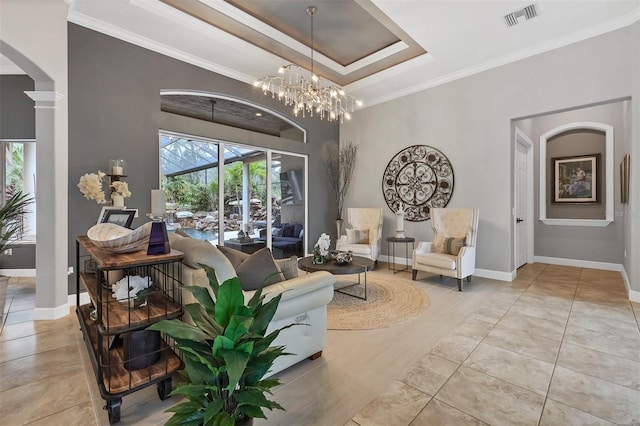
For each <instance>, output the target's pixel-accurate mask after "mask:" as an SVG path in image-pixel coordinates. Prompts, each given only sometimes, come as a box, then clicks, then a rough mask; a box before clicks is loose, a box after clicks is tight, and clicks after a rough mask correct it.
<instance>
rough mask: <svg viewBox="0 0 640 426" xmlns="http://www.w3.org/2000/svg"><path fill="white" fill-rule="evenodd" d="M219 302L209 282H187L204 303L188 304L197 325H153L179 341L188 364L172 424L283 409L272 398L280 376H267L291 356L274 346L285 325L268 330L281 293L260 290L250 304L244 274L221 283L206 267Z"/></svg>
mask: <svg viewBox="0 0 640 426" xmlns="http://www.w3.org/2000/svg"><path fill="white" fill-rule="evenodd" d="M203 268H204V269H205V270H206V271H207V276H208V277H209V285H210V287H211V290H212V291H213V294H214V295H215V301H214V300H213V298H212V297H211V295H210V294H209V290H208V289H207V288H204V287H198V286H193V287H184V289H185V290H188V291H190V292H191V293H192V294H193V296H194V297H195V298H196V300H198V302H199V303H191V304H187V305H185V311H186V312H187V313H188V314H189V316H190V317H191V319H192V322H193V324H190V323H187V322H184V321H182V320H179V319H173V320H163V321H160V322H158V323H155V324H153V325H152V326H150V327H149V328H148V330H156V331H161V332H163V333H165V334H166V335H168V336H169V337H171V338H172V339H173V340H175V342H176V347H177V348H178V349H179V350H180V351H181V352H182V355H183V360H184V364H185V368H184V370H183V371H182V372H181V374H182V376H183V378H184V379H185V381H184V383H181V384H179V385H178V386H177V387H176V389H175V390H174V391H173V392H172V393H171V395H182V396H184V397H185V398H186V401H184V402H181V403H179V404H177V405H175V406H173V407H171V408H169V409H168V410H167V412H173V413H174V414H173V416H172V417H171V419H170V420H169V421H168V422H167V425H187V424H188V425H220V426H227V425H228V426H233V425H238V424H252V422H253V419H254V418H258V417H259V418H266V416H265V414H264V411H263V409H264V408H267V409H269V410H273V409H279V410H283V409H284V408H282V407H281V406H280V405H279V404H278V403H277V402H275V401H271V400H269V399H267V396H266V394H271V391H270V389H271V388H273V387H274V386H277V385H279V384H280V381H279V380H278V379H264V376H265V374H266V373H267V372H268V371H269V369H270V368H271V366H272V365H273V362H274V361H275V359H276V358H278V357H279V356H282V355H286V354H285V352H284V347H283V346H271V343H272V342H273V341H274V339H275V338H276V337H278V334H279V333H280V331H282V330H283V329H284V328H288V327H284V328H281V329H278V330H275V331H273V332H271V333H269V334H268V335H267V334H266V332H267V327H268V325H269V323H270V322H271V319H272V318H273V316H274V314H275V312H276V309H277V308H278V303H279V302H280V295H278V296H276V297H274V298H273V299H271V300H269V301H268V302H266V303H265V302H264V297H263V296H262V294H261V291H260V290H257V291H256V293H255V295H254V296H253V297H252V298H251V300H250V301H249V302H248V303H247V304H246V305H245V303H244V295H243V293H242V287H241V286H240V282H239V281H238V278H235V277H234V278H231V279H229V280H227V281H225V282H223V283H222V284H220V285H219V284H218V282H217V280H216V276H215V274H214V271H213V269H212V268H210V267H207V266H204V265H203Z"/></svg>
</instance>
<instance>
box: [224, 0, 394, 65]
mask: <svg viewBox="0 0 640 426" xmlns="http://www.w3.org/2000/svg"><path fill="white" fill-rule="evenodd" d="M226 2H227V3H230V4H232V5H233V6H235V7H237V8H239V9H241V10H243V11H244V12H246V13H248V14H250V15H251V16H253V17H254V18H256V19H259V20H261V21H263V22H264V23H266V24H268V25H269V26H271V27H273V28H275V29H277V30H278V31H280V32H282V33H284V34H286V35H288V36H289V37H291V38H293V39H295V40H297V41H299V42H300V43H303V44H309V41H310V38H311V16H310V15H309V13H308V12H307V7H308V5H307V2H300V1H297V2H292V1H291V0H269V1H255V0H226ZM309 5H314V6H315V7H316V8H317V11H316V13H315V14H314V16H313V21H314V22H313V27H314V28H313V36H314V43H313V46H314V50H315V51H317V52H320V53H322V54H323V55H325V56H327V57H329V58H331V59H333V60H334V61H335V62H337V63H339V64H340V65H342V66H347V65H349V64H352V63H353V62H356V61H357V60H359V59H362V58H365V57H367V56H369V55H372V54H374V53H376V52H378V51H380V50H382V49H384V48H385V47H388V46H391V45H392V44H394V43H397V42H399V41H400V38H398V36H396V35H395V34H393V33H392V32H391V31H389V30H388V29H387V28H386V27H385V26H384V25H382V24H381V23H380V22H378V21H377V20H376V19H375V18H374V17H373V16H371V15H370V14H369V13H368V12H366V11H365V10H364V9H362V8H361V7H360V6H359V5H358V4H357V3H355V2H351V1H335V0H331V1H326V0H313V1H312V2H311V3H309Z"/></svg>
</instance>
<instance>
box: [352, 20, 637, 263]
mask: <svg viewBox="0 0 640 426" xmlns="http://www.w3.org/2000/svg"><path fill="white" fill-rule="evenodd" d="M636 34H637V33H636ZM633 36H634V35H633V33H632V30H631V29H630V28H624V29H621V30H617V31H614V32H611V33H607V34H604V35H601V36H598V37H594V38H591V39H588V40H585V41H582V42H579V43H575V44H572V45H569V46H565V47H561V48H558V49H555V50H553V51H550V52H546V53H543V54H539V55H536V56H533V57H531V58H527V59H524V60H521V61H518V62H515V63H511V64H508V65H504V66H501V67H498V68H494V69H491V70H488V71H485V72H482V73H479V74H475V75H472V76H470V77H467V78H463V79H460V80H456V81H453V82H450V83H447V84H444V85H440V86H437V87H433V88H431V89H427V90H424V91H422V92H419V93H415V94H412V95H408V96H404V97H402V98H399V99H395V100H392V101H389V102H385V103H383V104H379V105H374V106H371V107H369V108H365V109H363V110H361V111H358V112H356V113H355V114H354V117H353V120H352V121H350V122H349V123H346V124H344V125H343V126H342V127H341V138H342V139H345V140H347V139H348V140H353V141H354V142H356V143H360V144H361V145H363V146H365V149H361V150H360V152H359V160H358V164H357V166H356V169H355V172H354V178H353V182H354V185H353V187H352V188H351V191H350V192H349V197H348V199H347V201H346V207H358V206H372V207H383V208H384V221H385V222H384V231H383V233H384V234H385V236H389V235H392V233H393V215H392V213H391V210H390V209H389V208H388V207H387V206H386V203H385V202H384V199H383V196H382V192H381V178H382V173H383V171H384V168H385V166H386V164H387V162H388V161H389V159H390V158H391V157H392V156H393V155H395V153H397V152H398V151H399V150H401V149H402V148H404V147H406V146H409V145H414V144H425V145H430V146H434V147H436V148H438V149H440V150H441V151H442V152H443V153H444V154H445V155H447V156H448V158H449V160H451V162H452V164H453V168H454V171H455V189H454V193H453V197H452V199H451V202H450V204H449V206H450V207H477V208H479V210H480V226H479V232H478V252H477V253H478V255H477V261H476V267H477V268H481V269H485V270H490V271H497V272H503V273H509V274H510V273H511V271H513V270H514V269H515V268H514V264H515V262H514V259H513V247H512V246H513V235H512V229H513V222H512V221H513V220H514V218H513V217H512V214H511V211H512V206H513V183H512V181H513V166H512V163H513V155H514V154H513V153H514V146H513V133H512V130H511V120H512V119H514V118H518V117H529V116H533V115H539V114H544V113H548V112H551V111H561V110H566V109H570V108H575V107H578V106H582V105H592V104H596V103H601V102H605V101H609V100H613V99H621V98H624V97H628V96H630V95H631V85H632V75H631V70H632V62H631V59H630V58H631V57H632V56H631V52H632V49H637V48H638V45H637V39H634V38H633ZM594 52H598V58H597V60H594ZM633 78H634V79H635V78H637V75H635V76H633ZM634 120H637V118H635V119H634ZM376 182H377V183H376ZM405 228H406V234H407V235H410V236H414V237H416V239H417V241H430V240H431V239H432V238H433V233H432V230H431V227H430V224H429V223H428V222H417V223H411V222H410V223H407V224H406V226H405ZM556 228H557V227H556ZM613 229H614V228H611V229H607V231H606V232H610V233H611V234H612V235H608V236H607V239H608V240H610V242H605V243H603V244H602V245H600V243H599V242H596V243H597V245H598V246H599V247H602V250H599V252H598V254H596V255H595V256H590V258H591V259H593V260H595V259H594V258H596V257H600V254H601V253H608V250H609V249H610V248H615V251H614V254H613V255H612V256H610V255H607V256H606V257H604V258H600V259H599V260H602V261H610V260H607V259H611V258H612V257H613V258H615V259H616V260H617V261H618V262H620V260H621V258H620V256H619V253H620V247H621V245H622V241H623V239H622V238H621V236H620V233H619V231H618V230H617V228H615V230H613ZM612 230H613V231H612ZM582 235H583V234H580V233H579V234H578V235H572V236H570V240H569V241H568V245H570V246H576V245H578V246H581V247H589V245H587V244H585V242H584V240H583V239H582V238H581V236H582ZM594 242H595V241H594ZM383 253H386V245H384V244H383Z"/></svg>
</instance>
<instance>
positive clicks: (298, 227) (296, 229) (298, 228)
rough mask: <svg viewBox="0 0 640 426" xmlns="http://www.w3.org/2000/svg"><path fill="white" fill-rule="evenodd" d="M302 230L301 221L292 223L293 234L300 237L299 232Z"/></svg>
mask: <svg viewBox="0 0 640 426" xmlns="http://www.w3.org/2000/svg"><path fill="white" fill-rule="evenodd" d="M301 232H302V224H301V223H294V224H293V236H294V237H296V238H302V237H301V236H300V233H301Z"/></svg>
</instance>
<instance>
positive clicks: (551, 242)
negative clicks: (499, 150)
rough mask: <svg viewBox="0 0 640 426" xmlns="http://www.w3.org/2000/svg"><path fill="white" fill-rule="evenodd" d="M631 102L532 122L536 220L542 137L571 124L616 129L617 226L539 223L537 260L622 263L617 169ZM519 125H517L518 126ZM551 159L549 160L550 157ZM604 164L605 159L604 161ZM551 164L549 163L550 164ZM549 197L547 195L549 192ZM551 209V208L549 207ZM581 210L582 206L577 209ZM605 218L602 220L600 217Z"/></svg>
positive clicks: (614, 182)
mask: <svg viewBox="0 0 640 426" xmlns="http://www.w3.org/2000/svg"><path fill="white" fill-rule="evenodd" d="M629 104H630V101H621V102H613V103H610V104H605V105H599V106H594V107H589V108H580V109H576V110H573V111H567V112H562V113H555V114H550V115H545V116H540V117H536V118H533V119H531V122H532V123H531V129H532V130H531V133H529V134H528V136H529V137H530V138H531V139H532V140H533V142H534V144H535V150H534V152H535V157H534V170H535V173H534V187H535V189H534V193H535V211H534V213H535V217H536V218H539V217H540V209H539V199H538V194H539V191H540V187H539V182H540V178H539V169H538V164H539V163H538V162H539V152H540V150H539V141H540V136H541V135H543V134H544V133H546V132H548V131H549V130H552V129H554V128H556V127H558V126H561V125H563V124H568V123H574V122H581V121H593V122H598V123H604V124H608V125H611V126H613V128H614V159H613V164H614V167H616V169H614V174H613V176H614V180H613V188H614V197H613V200H614V213H615V214H614V222H613V223H612V224H610V225H609V226H606V227H603V228H599V227H593V228H592V227H583V226H558V225H545V224H543V223H542V222H540V221H538V220H536V222H535V227H534V254H535V255H536V256H545V257H557V258H563V259H578V260H590V261H596V262H607V263H622V262H623V250H624V248H623V241H624V236H623V229H624V219H623V217H622V216H621V215H620V214H618V212H620V211H621V209H622V205H621V204H620V196H619V195H618V194H619V189H620V186H619V185H620V175H619V173H617V167H618V164H619V163H620V160H621V159H622V155H623V149H622V148H621V147H623V146H625V145H626V144H627V141H626V134H627V132H628V125H629V123H628V122H626V121H625V118H624V115H625V114H624V110H625V109H626V108H627V107H628V105H629ZM516 125H518V123H517V122H516ZM549 158H550V157H549ZM602 160H603V161H604V157H603V158H602ZM547 164H549V163H547ZM547 193H548V192H547ZM547 205H549V204H547ZM578 207H580V206H578ZM600 218H602V217H600Z"/></svg>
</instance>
